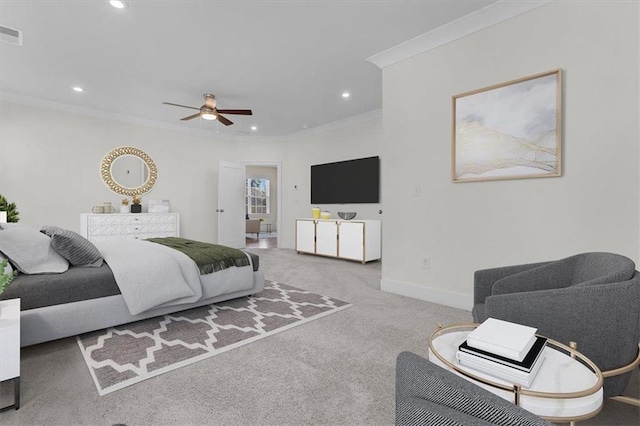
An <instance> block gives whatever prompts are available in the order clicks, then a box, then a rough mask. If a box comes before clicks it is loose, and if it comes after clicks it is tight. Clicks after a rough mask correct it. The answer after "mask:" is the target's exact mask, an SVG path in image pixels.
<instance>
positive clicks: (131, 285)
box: [95, 240, 202, 315]
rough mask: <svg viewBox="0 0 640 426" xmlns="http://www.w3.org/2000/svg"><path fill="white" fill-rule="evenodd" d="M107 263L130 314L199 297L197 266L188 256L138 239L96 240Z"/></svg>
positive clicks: (200, 295)
mask: <svg viewBox="0 0 640 426" xmlns="http://www.w3.org/2000/svg"><path fill="white" fill-rule="evenodd" d="M95 245H96V246H97V247H98V250H100V253H101V254H102V256H103V257H104V260H105V261H106V262H107V263H108V264H109V266H110V267H111V270H112V271H113V275H114V277H115V279H116V283H118V287H119V288H120V292H121V293H122V296H123V298H124V300H125V302H126V304H127V307H128V308H129V312H131V315H137V314H139V313H141V312H144V311H147V310H149V309H152V308H157V307H161V306H172V305H179V304H183V303H192V302H195V301H197V300H199V299H200V298H201V297H202V285H201V283H200V273H199V271H198V267H197V266H196V264H195V263H194V262H193V260H191V259H190V258H189V257H188V256H186V255H184V254H183V253H180V252H179V251H176V250H173V249H171V248H169V247H165V246H162V245H159V244H154V243H151V242H148V241H139V240H113V241H101V242H96V243H95Z"/></svg>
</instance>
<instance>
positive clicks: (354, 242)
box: [338, 222, 364, 262]
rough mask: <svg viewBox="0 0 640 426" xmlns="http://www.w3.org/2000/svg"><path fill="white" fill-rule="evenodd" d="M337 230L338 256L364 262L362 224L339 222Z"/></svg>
mask: <svg viewBox="0 0 640 426" xmlns="http://www.w3.org/2000/svg"><path fill="white" fill-rule="evenodd" d="M339 229H340V231H339V235H340V237H339V242H340V244H339V249H338V254H339V256H340V257H341V258H344V259H352V260H359V261H361V262H362V261H364V223H357V222H340V227H339Z"/></svg>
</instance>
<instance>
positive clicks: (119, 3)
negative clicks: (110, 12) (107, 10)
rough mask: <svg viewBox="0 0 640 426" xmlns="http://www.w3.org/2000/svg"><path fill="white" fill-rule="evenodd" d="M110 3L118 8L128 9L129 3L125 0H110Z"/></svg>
mask: <svg viewBox="0 0 640 426" xmlns="http://www.w3.org/2000/svg"><path fill="white" fill-rule="evenodd" d="M109 4H110V5H111V6H113V7H115V8H116V9H126V8H127V7H128V6H129V5H128V4H127V2H126V1H123V0H109Z"/></svg>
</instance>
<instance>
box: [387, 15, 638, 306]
mask: <svg viewBox="0 0 640 426" xmlns="http://www.w3.org/2000/svg"><path fill="white" fill-rule="evenodd" d="M638 16H639V14H638V3H635V2H579V3H578V2H575V3H573V2H554V3H551V4H549V5H547V6H543V7H541V8H539V9H536V10H534V11H531V12H529V13H526V14H524V15H521V16H519V17H517V18H514V19H511V20H509V21H506V22H503V23H501V24H498V25H495V26H493V27H491V28H488V29H486V30H483V31H481V32H478V33H475V34H472V35H470V36H467V37H465V38H463V39H460V40H457V41H455V42H452V43H449V44H446V45H444V46H441V47H439V48H436V49H434V50H431V51H429V52H426V53H423V54H420V55H418V56H415V57H413V58H410V59H407V60H405V61H403V62H400V63H398V64H395V65H393V66H390V67H388V68H385V69H384V71H383V117H384V127H385V132H386V133H387V134H388V135H389V136H392V138H391V137H389V138H387V139H386V140H385V143H384V145H383V149H382V157H383V158H384V162H383V163H382V167H383V175H382V185H383V192H384V193H385V194H386V197H385V223H384V225H385V226H383V250H384V256H383V267H382V287H383V289H387V290H389V291H394V292H399V293H404V294H407V295H412V296H414V297H420V298H424V299H427V300H432V301H435V302H439V303H444V304H448V305H452V306H459V307H466V308H470V307H471V301H472V294H473V272H474V271H475V270H477V269H482V268H487V267H494V266H500V265H509V264H517V263H528V262H535V261H541V260H549V259H554V258H561V257H564V256H568V255H571V254H575V253H578V252H582V251H612V252H616V253H620V254H623V255H626V256H629V257H631V258H633V259H634V260H635V261H636V262H637V261H638V260H640V259H639V258H638V254H639V250H640V247H639V244H638V235H639V232H640V230H639V219H638V218H639V203H640V200H639V194H640V185H639V178H638V173H639V170H638V167H639V166H638V158H639V153H638V141H639V129H638V109H639V101H638V84H639V82H638V74H639V70H638V52H639V37H638V26H639V25H638V23H639V19H638ZM594 29H597V30H594ZM554 68H562V69H563V70H564V82H565V84H564V118H563V122H564V126H565V128H564V143H563V157H564V158H563V176H562V177H559V178H546V179H525V180H510V181H495V182H475V183H456V184H453V183H451V181H450V167H451V122H452V117H451V97H452V95H455V94H459V93H462V92H466V91H469V90H473V89H477V88H481V87H485V86H488V85H492V84H496V83H500V82H503V81H508V80H512V79H515V78H518V77H522V76H527V75H531V74H535V73H537V72H541V71H546V70H551V69H554ZM415 182H419V184H420V187H419V188H418V189H419V192H421V195H420V196H414V189H415V188H414V186H412V185H414V183H415ZM423 257H428V258H429V259H430V264H431V266H430V268H429V269H423V268H422V267H421V263H422V260H421V258H423Z"/></svg>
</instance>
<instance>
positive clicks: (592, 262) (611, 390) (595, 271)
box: [473, 253, 640, 397]
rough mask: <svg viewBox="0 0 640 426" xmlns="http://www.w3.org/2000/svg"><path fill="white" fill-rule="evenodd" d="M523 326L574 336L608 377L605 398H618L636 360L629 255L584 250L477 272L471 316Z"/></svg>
mask: <svg viewBox="0 0 640 426" xmlns="http://www.w3.org/2000/svg"><path fill="white" fill-rule="evenodd" d="M489 317H493V318H498V319H503V320H506V321H512V322H516V323H519V324H525V325H529V326H532V327H536V328H537V329H538V333H540V334H542V335H544V336H547V337H550V338H552V339H555V340H558V341H560V342H562V343H564V344H569V342H571V341H573V342H576V343H577V344H578V347H577V349H578V350H579V351H580V352H582V353H583V354H584V355H586V356H587V357H588V358H590V359H591V360H592V361H593V362H594V363H595V364H596V365H597V366H598V367H599V368H600V370H601V371H602V372H603V375H604V376H605V382H604V396H605V397H612V396H616V395H620V394H621V393H622V392H623V391H624V389H625V388H626V387H627V384H628V382H629V376H630V374H631V373H630V372H625V373H624V374H620V373H621V372H620V371H617V372H615V374H613V372H611V373H607V372H608V371H610V370H614V369H618V368H621V367H625V366H627V367H628V371H631V370H632V369H633V368H634V366H633V365H630V364H632V363H633V362H634V360H636V359H637V357H638V343H639V341H640V273H639V272H638V271H636V270H635V264H634V262H633V261H632V260H631V259H628V258H626V257H624V256H621V255H618V254H613V253H582V254H578V255H575V256H571V257H568V258H566V259H561V260H556V261H551V262H542V263H533V264H528V265H517V266H507V267H503V268H493V269H485V270H481V271H476V273H475V276H474V307H473V318H474V320H475V321H476V322H482V321H484V320H485V319H487V318H489Z"/></svg>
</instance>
